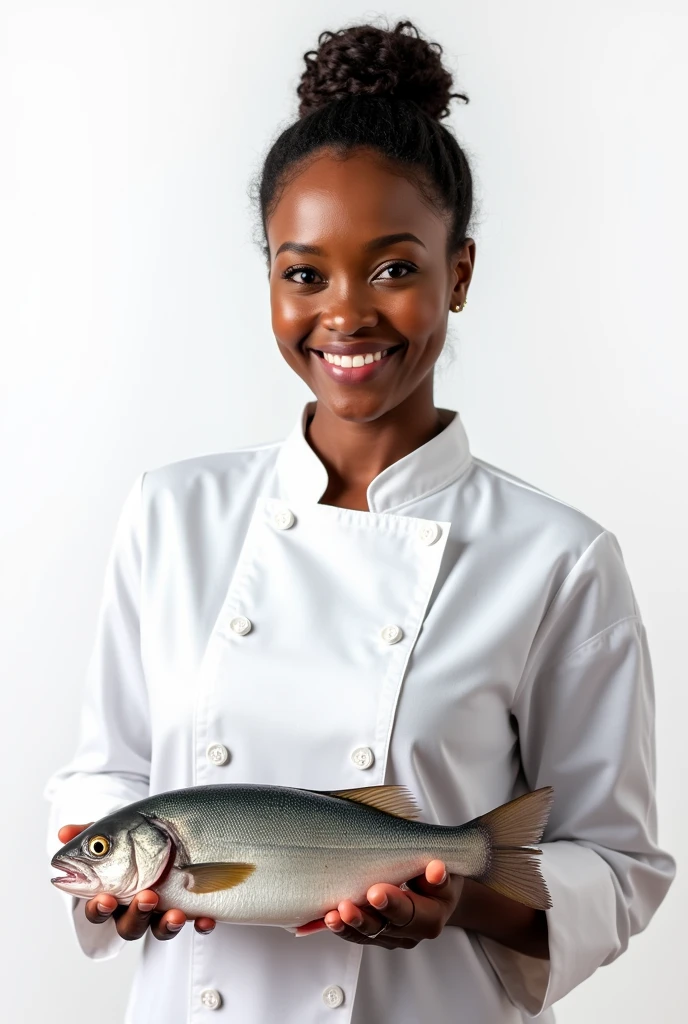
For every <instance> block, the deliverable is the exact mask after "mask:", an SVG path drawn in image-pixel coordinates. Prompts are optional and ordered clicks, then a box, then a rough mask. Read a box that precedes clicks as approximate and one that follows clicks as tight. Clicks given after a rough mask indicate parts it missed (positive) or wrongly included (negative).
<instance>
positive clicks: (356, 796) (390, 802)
mask: <svg viewBox="0 0 688 1024" xmlns="http://www.w3.org/2000/svg"><path fill="white" fill-rule="evenodd" d="M316 792H319V793H324V794H325V796H339V797H342V798H343V799H344V800H353V802H354V803H357V804H367V805H368V807H374V808H375V809H376V810H378V811H384V812H385V813H386V814H393V815H394V817H395V818H408V819H409V820H411V821H413V819H414V818H417V817H418V816H419V815H420V814H421V813H422V812H421V809H420V807H419V806H418V804H417V803H416V801H415V798H414V796H413V794H412V793H411V791H410V790H408V789H407V788H406V786H362V787H361V788H360V789H329V790H323V789H321V790H316Z"/></svg>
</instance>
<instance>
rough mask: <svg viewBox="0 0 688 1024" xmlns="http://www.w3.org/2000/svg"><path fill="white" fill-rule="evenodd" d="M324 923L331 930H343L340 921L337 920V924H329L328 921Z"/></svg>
mask: <svg viewBox="0 0 688 1024" xmlns="http://www.w3.org/2000/svg"><path fill="white" fill-rule="evenodd" d="M326 924H327V927H328V928H329V929H330V931H331V932H343V931H344V925H343V924H342V922H341V921H340V922H339V924H335V923H334V922H333V923H332V924H330V923H329V922H326Z"/></svg>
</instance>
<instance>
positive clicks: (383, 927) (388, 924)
mask: <svg viewBox="0 0 688 1024" xmlns="http://www.w3.org/2000/svg"><path fill="white" fill-rule="evenodd" d="M391 927H392V922H391V921H385V923H384V924H383V926H382V928H380V930H379V931H377V932H375V933H374V934H373V935H369V936H368V938H369V939H376V938H377V937H378V935H382V933H383V932H386V931H387V929H388V928H391Z"/></svg>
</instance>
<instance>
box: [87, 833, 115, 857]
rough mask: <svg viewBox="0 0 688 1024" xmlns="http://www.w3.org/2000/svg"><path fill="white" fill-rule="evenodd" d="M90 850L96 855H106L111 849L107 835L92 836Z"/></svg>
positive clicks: (89, 843)
mask: <svg viewBox="0 0 688 1024" xmlns="http://www.w3.org/2000/svg"><path fill="white" fill-rule="evenodd" d="M88 850H89V853H92V854H93V856H94V857H104V856H105V854H106V853H108V852H109V850H110V840H109V839H108V838H107V837H106V836H91V838H90V839H89V841H88Z"/></svg>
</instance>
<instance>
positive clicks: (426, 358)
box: [252, 22, 475, 510]
mask: <svg viewBox="0 0 688 1024" xmlns="http://www.w3.org/2000/svg"><path fill="white" fill-rule="evenodd" d="M319 43H320V48H319V50H318V51H317V52H313V51H311V52H309V53H307V54H306V55H305V59H306V64H307V70H306V72H305V73H304V75H303V77H302V80H301V83H300V85H299V87H298V90H297V92H298V95H299V97H300V100H301V103H300V107H299V114H300V119H299V120H298V121H296V122H295V123H294V124H293V125H291V126H290V127H289V128H287V129H286V130H285V131H284V132H282V134H281V135H280V136H279V137H278V138H277V139H276V140H275V142H274V143H273V145H272V146H271V148H270V151H269V153H268V155H267V158H266V160H265V164H264V168H263V170H262V174H261V177H260V180H259V181H257V182H254V184H253V187H252V194H253V197H254V200H256V201H257V203H258V205H259V208H260V220H261V226H262V230H263V234H264V242H263V252H264V255H265V258H266V262H267V267H268V273H269V280H270V300H271V308H272V326H273V331H274V334H275V338H276V340H277V343H278V345H279V348H280V351H281V353H282V355H283V356H284V358H285V360H286V361H287V363H288V364H289V366H291V368H292V369H293V370H294V371H295V372H296V373H297V374H298V375H299V376H300V377H301V378H302V379H303V380H304V381H305V383H306V384H307V385H308V387H309V388H310V389H311V390H312V391H313V393H314V394H315V395H316V397H317V399H318V402H317V404H316V408H315V413H314V415H313V417H312V420H311V421H310V422H309V423H308V427H307V430H308V440H309V443H310V444H311V445H312V446H313V448H314V450H315V451H316V452H317V453H318V455H319V456H320V458H321V459H322V460H323V462H324V463H325V465H326V466H327V468H328V472H329V474H330V483H329V487H328V490H327V493H326V496H325V500H326V501H327V502H328V503H329V504H337V505H342V506H344V507H348V508H356V509H361V510H367V509H368V504H367V502H366V495H365V492H366V489H367V486H368V484H369V483H370V481H371V480H372V479H373V478H374V477H375V476H377V475H378V474H379V473H380V472H381V471H382V469H383V468H384V467H385V466H386V465H390V464H391V463H393V462H396V461H397V460H398V459H400V458H402V457H403V456H404V455H406V454H408V452H410V451H413V450H414V449H416V448H417V447H418V446H419V445H421V444H424V443H425V442H427V441H429V440H430V439H431V438H432V437H434V436H435V435H436V434H437V433H439V432H440V431H441V430H442V429H443V427H444V426H445V424H446V418H444V419H443V416H442V414H441V413H440V412H439V410H438V409H436V408H435V405H434V401H433V376H434V367H435V364H436V362H437V359H438V357H439V355H440V353H441V351H442V348H443V346H444V343H445V337H446V331H447V316H448V313H449V311H450V309H451V310H455V311H458V310H459V309H461V308H462V307H463V305H464V304H465V302H466V294H467V291H468V286H469V284H470V280H471V275H472V272H473V266H474V262H475V242H474V241H473V239H471V238H470V237H468V236H467V233H466V232H467V227H468V223H469V221H470V218H471V213H472V203H473V182H472V177H471V172H470V168H469V165H468V161H467V159H466V157H465V155H464V153H463V151H462V149H461V147H460V146H459V144H458V142H457V141H456V138H455V136H454V135H453V134H452V132H451V131H450V130H449V129H448V128H446V127H445V126H444V125H442V124H441V123H440V120H439V119H440V118H441V117H444V116H446V114H448V112H449V103H450V101H451V98H452V97H457V98H461V99H463V100H465V101H466V102H467V101H468V97H467V96H465V95H464V94H463V93H452V92H451V91H450V90H451V84H452V77H451V75H450V74H449V72H448V71H447V70H446V69H445V68H444V67H443V65H442V62H441V59H440V54H441V52H442V48H441V47H440V46H439V45H438V44H428V43H427V42H425V41H424V40H422V39H421V38H420V34H419V33H418V30H417V29H416V28H415V26H413V25H412V24H411V23H410V22H399V24H398V25H397V26H396V27H395V29H394V31H393V32H384V31H382V30H380V29H377V28H374V27H373V26H370V25H361V26H354V27H352V28H349V29H344V30H341V31H339V32H336V33H332V32H324V33H322V34H321V36H320V39H319ZM295 257H297V259H298V262H295V259H294V258H295ZM306 258H307V259H306Z"/></svg>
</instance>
